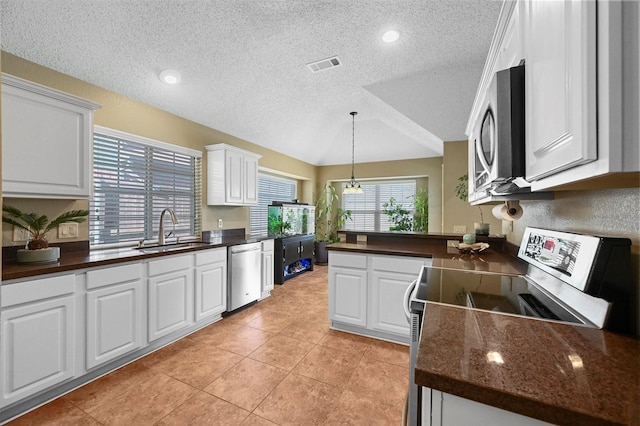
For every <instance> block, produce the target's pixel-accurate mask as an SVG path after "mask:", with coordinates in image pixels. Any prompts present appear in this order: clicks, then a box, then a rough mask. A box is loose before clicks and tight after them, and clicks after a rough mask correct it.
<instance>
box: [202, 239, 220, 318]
mask: <svg viewBox="0 0 640 426" xmlns="http://www.w3.org/2000/svg"><path fill="white" fill-rule="evenodd" d="M195 263H196V268H195V271H196V273H195V287H196V292H195V320H196V322H198V321H202V320H204V319H207V318H209V317H211V316H214V315H220V314H222V313H223V312H224V311H226V310H227V249H226V247H223V248H218V249H214V250H206V251H203V252H200V253H196V254H195Z"/></svg>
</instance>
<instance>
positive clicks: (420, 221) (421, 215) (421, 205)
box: [413, 188, 429, 232]
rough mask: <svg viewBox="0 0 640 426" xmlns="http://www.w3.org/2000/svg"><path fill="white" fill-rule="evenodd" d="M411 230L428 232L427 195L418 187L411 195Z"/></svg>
mask: <svg viewBox="0 0 640 426" xmlns="http://www.w3.org/2000/svg"><path fill="white" fill-rule="evenodd" d="M413 207H414V213H413V231H414V232H429V196H428V195H427V191H425V190H424V188H420V189H419V190H418V191H417V192H416V195H414V196H413Z"/></svg>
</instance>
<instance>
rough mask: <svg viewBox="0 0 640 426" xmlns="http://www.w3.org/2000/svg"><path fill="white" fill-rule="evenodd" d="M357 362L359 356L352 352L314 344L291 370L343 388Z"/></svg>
mask: <svg viewBox="0 0 640 426" xmlns="http://www.w3.org/2000/svg"><path fill="white" fill-rule="evenodd" d="M358 362H359V358H358V357H354V356H353V353H352V352H349V351H342V350H339V349H334V348H328V347H324V346H316V347H315V348H313V349H312V350H311V352H309V353H308V354H307V356H305V357H304V359H303V360H302V361H301V362H300V363H299V364H298V365H297V366H296V368H295V369H294V370H293V372H294V373H297V374H300V375H302V376H305V377H309V378H311V379H315V380H319V381H321V382H324V383H328V384H330V385H333V386H337V387H339V388H343V387H344V386H346V384H347V383H348V381H349V379H350V378H351V375H352V374H353V372H354V371H355V369H356V367H357V366H358Z"/></svg>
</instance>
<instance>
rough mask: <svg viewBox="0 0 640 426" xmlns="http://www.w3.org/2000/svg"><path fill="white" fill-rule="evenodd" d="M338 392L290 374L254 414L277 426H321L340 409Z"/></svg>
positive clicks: (336, 389) (333, 388) (332, 387)
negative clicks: (333, 412) (332, 413)
mask: <svg viewBox="0 0 640 426" xmlns="http://www.w3.org/2000/svg"><path fill="white" fill-rule="evenodd" d="M339 397H340V390H339V389H338V388H336V387H334V386H331V385H328V384H326V383H321V382H319V381H317V380H313V379H309V378H307V377H303V376H300V375H298V374H295V373H291V374H289V375H288V376H287V377H286V378H285V379H284V380H283V381H282V382H281V383H280V384H279V385H278V386H277V387H276V388H275V389H274V390H273V391H272V392H271V393H270V394H269V395H268V396H267V397H266V398H265V399H264V401H262V403H261V404H260V405H259V406H258V407H257V408H256V409H255V411H254V413H255V414H257V415H258V416H260V417H264V418H266V419H268V420H270V421H272V422H274V423H277V424H279V425H283V426H284V425H322V424H325V423H326V420H327V418H328V417H329V415H330V413H331V412H332V411H335V410H336V409H337V408H338V406H339Z"/></svg>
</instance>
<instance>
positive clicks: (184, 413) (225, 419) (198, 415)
mask: <svg viewBox="0 0 640 426" xmlns="http://www.w3.org/2000/svg"><path fill="white" fill-rule="evenodd" d="M249 414H250V413H249V412H248V411H246V410H243V409H242V408H240V407H236V406H235V405H233V404H230V403H228V402H226V401H223V400H221V399H219V398H216V397H215V396H212V395H210V394H208V393H205V392H198V393H196V394H195V395H193V396H192V397H190V398H189V399H188V400H187V401H186V402H185V403H184V404H182V405H181V406H180V407H178V408H176V409H175V410H173V411H172V412H171V413H169V415H167V416H166V417H165V418H164V419H162V420H161V421H160V422H159V423H156V425H157V426H198V425H210V426H235V425H239V424H240V423H242V421H244V420H245V419H246V418H247V417H248V416H249Z"/></svg>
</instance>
